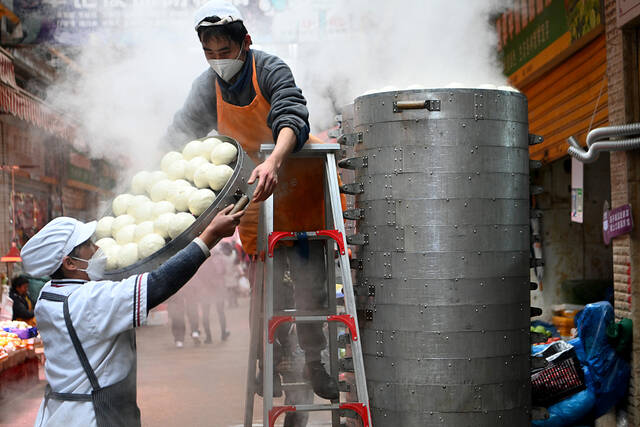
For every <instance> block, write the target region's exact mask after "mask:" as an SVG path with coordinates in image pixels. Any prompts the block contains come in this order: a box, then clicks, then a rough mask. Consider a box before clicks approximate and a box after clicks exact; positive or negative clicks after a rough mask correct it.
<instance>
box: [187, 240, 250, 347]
mask: <svg viewBox="0 0 640 427" xmlns="http://www.w3.org/2000/svg"><path fill="white" fill-rule="evenodd" d="M239 279H240V270H239V269H238V268H237V265H236V264H235V262H234V254H233V251H232V246H231V244H230V243H229V242H220V244H219V245H218V246H217V247H216V249H214V250H213V251H211V258H210V259H208V260H207V261H205V262H204V263H203V264H202V265H201V266H200V268H199V269H198V271H197V272H196V274H195V275H194V276H193V277H192V278H191V280H190V281H189V284H190V285H189V289H190V290H191V291H192V292H193V293H194V295H195V298H194V300H195V301H197V304H195V305H194V307H192V310H191V309H189V308H187V310H188V311H187V313H188V315H191V316H192V317H191V316H189V317H190V318H189V323H191V327H192V329H193V330H194V332H197V336H198V338H199V336H200V330H199V328H198V324H199V322H198V321H199V316H198V307H197V306H198V305H199V306H200V311H201V313H202V326H203V329H204V333H205V341H204V342H205V343H206V344H209V343H212V342H213V339H212V336H211V325H210V322H209V311H210V310H211V304H212V303H215V306H216V311H217V313H218V322H219V323H220V339H221V340H222V341H226V339H227V338H228V337H229V335H230V334H231V333H230V332H229V331H228V330H227V319H226V315H225V312H224V308H225V307H224V306H225V300H226V299H227V289H228V288H229V287H231V286H235V284H237V283H238V280H239ZM192 337H193V333H192ZM194 339H196V338H194Z"/></svg>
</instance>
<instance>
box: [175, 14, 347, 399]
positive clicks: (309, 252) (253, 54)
mask: <svg viewBox="0 0 640 427" xmlns="http://www.w3.org/2000/svg"><path fill="white" fill-rule="evenodd" d="M194 21H195V22H194V25H195V28H196V31H197V33H198V38H199V40H200V43H201V44H202V48H203V50H204V54H205V57H206V59H207V62H208V63H209V65H210V69H208V70H207V71H205V72H204V73H203V74H201V75H200V76H199V77H198V78H197V79H196V80H195V81H194V83H193V86H192V88H191V92H190V93H189V95H188V97H187V100H186V101H185V104H184V106H183V107H182V109H181V110H180V111H178V112H177V113H176V115H175V116H174V120H173V123H172V124H171V126H170V127H169V129H168V131H167V134H166V136H165V142H166V144H167V145H171V146H173V147H181V146H182V145H183V144H184V143H186V142H188V141H190V140H192V139H195V138H200V137H204V136H206V135H207V134H208V133H209V132H210V131H211V130H213V129H216V130H217V131H218V133H219V134H222V135H227V136H230V137H232V138H234V139H236V140H237V141H238V142H239V143H240V145H241V146H242V148H243V149H244V150H245V151H246V152H247V154H248V155H249V157H251V159H252V160H253V161H254V162H255V163H256V164H258V166H257V167H256V168H255V169H254V171H253V173H252V175H251V178H250V180H249V183H253V182H254V181H255V180H257V181H258V185H257V187H256V191H255V193H254V197H253V200H252V204H251V205H250V206H249V208H248V209H247V211H246V213H245V215H244V217H243V218H242V221H241V223H240V226H239V227H238V230H239V234H240V239H241V241H242V246H243V248H244V250H245V251H246V252H247V253H248V254H250V255H256V254H257V249H256V241H257V232H258V216H259V208H260V203H259V202H262V201H264V200H266V199H267V198H268V197H269V196H271V194H273V195H274V229H275V230H278V231H309V230H318V229H321V228H324V190H323V179H324V175H323V165H322V160H319V159H299V160H296V162H295V163H293V162H287V161H286V158H287V156H288V155H289V154H290V153H292V152H295V151H297V150H300V149H301V148H302V147H303V146H304V144H305V143H306V142H307V141H309V142H312V143H321V142H322V141H320V140H318V139H317V138H315V137H313V136H311V135H310V134H309V122H308V117H309V112H308V110H307V107H306V100H305V98H304V96H303V95H302V91H301V90H300V88H298V87H297V86H296V84H295V80H294V78H293V75H292V73H291V70H290V69H289V67H288V66H287V65H286V64H285V63H284V62H283V61H282V60H281V59H280V58H278V57H276V56H274V55H270V54H268V53H265V52H261V51H258V50H253V49H250V46H251V36H250V35H249V34H248V33H247V30H246V28H245V26H244V24H243V22H242V17H241V15H240V12H239V11H238V9H237V8H236V7H235V6H233V5H232V4H231V3H230V2H221V1H211V2H209V3H207V4H205V5H204V6H202V7H201V8H200V9H199V10H198V11H197V12H196V15H195V20H194ZM274 142H275V149H274V151H273V152H272V154H271V155H270V156H269V157H267V158H266V159H264V161H263V159H261V157H260V155H259V150H260V145H261V144H265V143H266V144H273V143H274ZM316 243H320V242H308V244H309V245H308V246H307V245H304V246H303V247H301V248H299V250H297V249H295V248H293V249H292V248H280V249H279V250H280V251H282V252H281V253H280V255H282V256H280V257H279V258H280V259H287V260H289V262H290V264H295V265H296V267H297V268H298V269H299V270H300V271H306V272H307V273H310V272H313V276H310V277H313V279H312V280H309V279H308V278H305V279H306V280H298V281H296V284H295V300H296V307H297V308H299V309H305V310H313V309H316V310H317V309H320V308H322V307H324V306H326V300H327V293H326V273H325V271H324V270H325V269H324V266H323V265H322V268H317V265H318V262H317V261H318V259H317V257H318V256H322V257H323V256H324V255H322V251H320V250H318V248H317V247H316V245H315V244H316ZM320 244H321V243H320ZM292 260H293V261H292ZM311 260H313V261H316V262H310V261H311ZM314 266H316V267H315V270H318V271H317V272H316V271H315V270H313V271H312V269H314ZM299 277H301V276H299ZM276 293H277V292H276ZM297 329H298V332H299V341H300V344H301V347H302V348H303V350H304V351H305V358H306V364H305V376H306V377H307V378H308V379H309V380H310V382H311V384H312V386H313V389H314V391H315V393H316V394H318V395H319V396H321V397H324V398H326V399H335V398H338V388H337V384H336V382H335V380H334V379H333V378H331V377H330V376H329V375H328V374H327V372H326V370H325V368H324V366H323V365H322V363H321V362H320V352H321V351H322V350H323V349H324V348H325V347H326V341H325V337H324V333H323V332H322V324H300V325H297ZM276 381H277V379H276Z"/></svg>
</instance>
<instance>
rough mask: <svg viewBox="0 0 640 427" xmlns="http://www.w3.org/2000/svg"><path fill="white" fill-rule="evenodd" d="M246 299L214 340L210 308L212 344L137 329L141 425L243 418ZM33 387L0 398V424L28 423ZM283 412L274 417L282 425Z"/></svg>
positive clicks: (164, 330) (34, 401)
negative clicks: (179, 343) (178, 342)
mask: <svg viewBox="0 0 640 427" xmlns="http://www.w3.org/2000/svg"><path fill="white" fill-rule="evenodd" d="M248 303H249V301H248V299H242V300H241V301H240V307H239V308H233V309H228V310H227V322H228V328H229V330H230V331H231V336H230V337H229V339H228V340H227V341H226V342H224V343H223V342H221V341H220V339H219V331H220V330H219V327H218V323H217V321H216V320H215V319H216V316H215V313H212V325H211V326H212V331H213V334H214V337H215V340H214V342H213V344H208V345H204V344H202V345H200V346H194V344H193V343H192V342H191V340H190V339H189V340H187V342H186V343H185V348H183V349H177V348H175V347H174V344H173V338H172V336H171V332H170V330H169V328H168V327H166V326H151V327H144V328H142V329H140V330H139V331H138V335H137V337H138V340H137V341H138V404H139V406H140V410H141V411H142V425H143V426H166V427H171V426H180V427H187V426H189V427H191V426H214V427H216V426H220V427H230V426H233V427H235V426H240V425H242V422H243V417H244V415H243V414H244V388H245V372H246V363H247V359H246V357H247V348H248V345H249V329H248V314H247V313H248ZM44 384H45V383H44V379H42V380H41V381H40V384H38V386H36V387H33V388H31V389H29V390H28V391H26V392H24V393H22V394H21V395H19V396H16V397H15V398H13V399H7V400H5V401H4V402H0V426H2V427H4V426H7V427H9V426H11V427H27V426H28V427H31V426H33V424H34V421H35V418H36V414H37V411H38V406H39V405H40V402H41V399H42V393H43V390H44ZM256 403H257V404H256V407H255V410H254V414H255V417H254V426H261V425H262V415H261V412H262V409H261V403H262V402H261V400H260V399H259V398H258V399H257V402H256ZM312 415H313V417H312V421H311V422H310V423H309V425H310V426H311V425H313V426H324V425H329V424H328V422H327V421H325V420H328V419H329V416H328V415H327V414H321V413H317V414H312ZM282 420H283V417H281V418H280V419H279V421H280V423H279V424H280V425H282Z"/></svg>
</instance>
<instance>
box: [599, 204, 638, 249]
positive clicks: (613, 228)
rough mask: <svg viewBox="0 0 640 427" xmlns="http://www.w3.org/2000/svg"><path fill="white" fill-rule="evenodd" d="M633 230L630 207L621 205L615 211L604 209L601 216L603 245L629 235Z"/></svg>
mask: <svg viewBox="0 0 640 427" xmlns="http://www.w3.org/2000/svg"><path fill="white" fill-rule="evenodd" d="M632 229H633V217H632V216H631V205H622V206H620V207H617V208H615V209H611V210H609V209H605V210H604V213H603V215H602V235H603V237H604V243H606V244H607V245H608V244H609V243H611V239H613V238H614V237H618V236H621V235H623V234H627V233H630V232H631V230H632Z"/></svg>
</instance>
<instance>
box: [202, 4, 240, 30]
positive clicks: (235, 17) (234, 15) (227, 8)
mask: <svg viewBox="0 0 640 427" xmlns="http://www.w3.org/2000/svg"><path fill="white" fill-rule="evenodd" d="M212 16H217V17H218V18H220V20H219V21H218V22H207V21H204V22H202V21H203V20H204V19H206V18H211V17H212ZM236 21H242V15H241V14H240V11H239V10H238V8H237V7H235V6H234V5H233V4H232V3H231V2H229V1H222V0H212V1H210V2H207V3H205V4H204V5H203V6H202V7H200V9H198V10H196V13H195V14H194V15H193V26H194V27H195V29H196V30H197V29H198V28H199V27H213V26H216V25H225V24H229V23H231V22H236Z"/></svg>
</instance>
